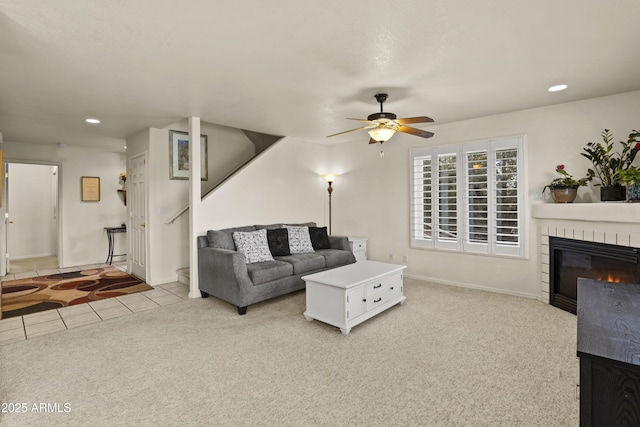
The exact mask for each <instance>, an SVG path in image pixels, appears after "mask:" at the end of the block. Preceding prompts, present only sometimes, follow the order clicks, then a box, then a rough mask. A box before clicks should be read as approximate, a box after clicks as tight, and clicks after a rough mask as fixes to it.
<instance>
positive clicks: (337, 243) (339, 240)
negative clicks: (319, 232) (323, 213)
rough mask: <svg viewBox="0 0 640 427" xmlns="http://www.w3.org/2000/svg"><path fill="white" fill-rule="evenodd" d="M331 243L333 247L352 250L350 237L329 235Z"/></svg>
mask: <svg viewBox="0 0 640 427" xmlns="http://www.w3.org/2000/svg"><path fill="white" fill-rule="evenodd" d="M329 244H330V245H331V249H341V250H343V251H349V252H352V251H351V246H349V238H348V237H347V236H329Z"/></svg>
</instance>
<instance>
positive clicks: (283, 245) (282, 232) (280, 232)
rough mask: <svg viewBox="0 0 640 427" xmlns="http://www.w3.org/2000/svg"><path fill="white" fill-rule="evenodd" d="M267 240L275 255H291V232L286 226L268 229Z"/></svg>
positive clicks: (272, 253)
mask: <svg viewBox="0 0 640 427" xmlns="http://www.w3.org/2000/svg"><path fill="white" fill-rule="evenodd" d="M267 242H268V243H269V250H270V251H271V255H273V256H286V255H291V252H289V232H288V231H287V229H286V228H276V229H273V230H267Z"/></svg>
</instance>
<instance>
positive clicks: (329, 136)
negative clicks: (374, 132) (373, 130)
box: [327, 126, 370, 138]
mask: <svg viewBox="0 0 640 427" xmlns="http://www.w3.org/2000/svg"><path fill="white" fill-rule="evenodd" d="M369 128H370V126H362V127H361V128H356V129H351V130H345V131H344V132H338V133H334V134H333V135H327V138H331V137H332V136H337V135H342V134H343V133H349V132H354V131H356V130H362V129H369Z"/></svg>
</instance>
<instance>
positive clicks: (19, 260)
mask: <svg viewBox="0 0 640 427" xmlns="http://www.w3.org/2000/svg"><path fill="white" fill-rule="evenodd" d="M6 172H7V186H6V189H7V191H6V199H5V201H6V215H5V216H6V226H7V227H6V232H7V234H6V248H7V257H6V260H7V273H20V272H24V271H36V270H45V269H52V268H58V267H59V265H60V261H59V259H58V252H59V206H58V200H59V197H58V192H59V167H58V166H57V165H51V164H34V163H17V162H11V161H8V162H7V163H6Z"/></svg>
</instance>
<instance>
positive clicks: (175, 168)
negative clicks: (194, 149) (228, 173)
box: [169, 130, 209, 181]
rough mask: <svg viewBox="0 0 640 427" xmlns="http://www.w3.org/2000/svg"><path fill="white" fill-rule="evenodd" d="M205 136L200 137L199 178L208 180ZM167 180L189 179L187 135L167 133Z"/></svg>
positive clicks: (174, 132) (172, 131)
mask: <svg viewBox="0 0 640 427" xmlns="http://www.w3.org/2000/svg"><path fill="white" fill-rule="evenodd" d="M207 165H208V161H207V135H200V171H201V172H200V174H201V175H200V177H201V180H202V181H207V180H208V179H209V173H208V168H207ZM169 179H189V133H188V132H181V131H177V130H170V131H169Z"/></svg>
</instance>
